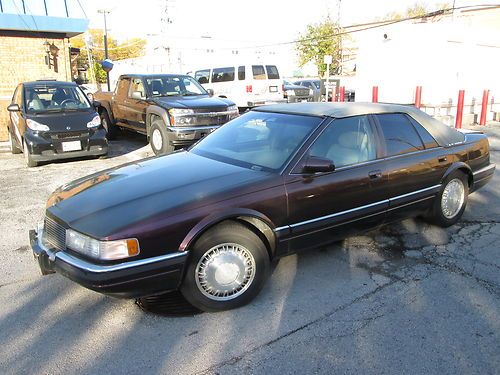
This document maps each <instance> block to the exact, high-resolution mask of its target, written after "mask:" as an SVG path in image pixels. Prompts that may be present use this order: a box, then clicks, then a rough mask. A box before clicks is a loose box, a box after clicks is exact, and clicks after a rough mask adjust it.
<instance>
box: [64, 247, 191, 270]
mask: <svg viewBox="0 0 500 375" xmlns="http://www.w3.org/2000/svg"><path fill="white" fill-rule="evenodd" d="M182 256H187V252H182V253H180V252H177V253H172V254H166V255H160V256H157V257H153V258H147V259H140V260H133V261H130V262H126V263H120V264H113V265H110V266H105V265H100V264H93V263H90V262H87V261H84V260H81V259H79V258H76V257H74V256H72V255H70V254H67V253H65V252H63V251H59V252H57V253H56V259H59V260H60V261H62V262H64V263H67V264H69V265H71V266H73V267H76V268H79V269H81V270H84V271H88V272H93V273H103V272H113V271H120V270H125V269H128V268H133V267H140V266H145V265H147V264H151V263H156V262H161V261H164V260H168V259H175V258H180V257H182Z"/></svg>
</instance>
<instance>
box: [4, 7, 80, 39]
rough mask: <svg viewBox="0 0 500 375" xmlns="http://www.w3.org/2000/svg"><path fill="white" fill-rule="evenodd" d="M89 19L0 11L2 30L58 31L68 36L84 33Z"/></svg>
mask: <svg viewBox="0 0 500 375" xmlns="http://www.w3.org/2000/svg"><path fill="white" fill-rule="evenodd" d="M88 24H89V20H88V19H84V18H69V17H68V18H66V17H51V16H35V15H25V14H10V13H0V30H10V31H24V32H30V33H35V34H37V33H58V34H63V35H64V36H65V37H66V38H71V37H73V36H76V35H79V34H82V33H84V32H85V31H86V30H87V27H88Z"/></svg>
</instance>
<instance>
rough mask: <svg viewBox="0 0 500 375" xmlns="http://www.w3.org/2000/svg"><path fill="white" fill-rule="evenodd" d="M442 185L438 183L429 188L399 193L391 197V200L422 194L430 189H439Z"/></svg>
mask: <svg viewBox="0 0 500 375" xmlns="http://www.w3.org/2000/svg"><path fill="white" fill-rule="evenodd" d="M440 187H441V184H438V185H434V186H431V187H428V188H425V189H420V190H417V191H413V192H411V193H407V194H402V195H398V196H396V197H392V198H389V201H395V200H397V199H401V198H406V197H410V196H412V195H415V194H420V193H424V192H426V191H429V190H433V189H438V188H440Z"/></svg>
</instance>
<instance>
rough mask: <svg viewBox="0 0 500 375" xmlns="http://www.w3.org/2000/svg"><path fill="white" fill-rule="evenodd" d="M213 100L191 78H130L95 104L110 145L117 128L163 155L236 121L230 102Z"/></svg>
mask: <svg viewBox="0 0 500 375" xmlns="http://www.w3.org/2000/svg"><path fill="white" fill-rule="evenodd" d="M212 95H213V93H210V92H209V91H206V90H205V89H204V88H203V87H202V86H201V85H200V84H199V83H198V82H197V81H196V80H195V79H193V78H192V77H190V76H187V75H177V74H149V75H143V74H127V75H122V76H120V78H119V79H118V82H117V84H116V88H115V91H114V92H109V93H108V92H97V93H95V94H94V98H95V100H96V101H98V102H99V104H100V105H99V107H98V112H99V115H100V117H101V122H102V124H103V126H104V128H105V129H106V130H107V134H108V139H113V137H114V136H115V135H116V130H117V128H124V129H127V130H132V131H135V132H138V133H141V134H144V135H146V136H147V137H148V141H149V143H150V145H151V148H152V149H153V152H154V153H155V154H156V155H159V154H168V153H170V152H172V151H174V149H175V148H176V147H183V146H189V145H191V144H193V143H195V142H196V141H197V140H199V139H200V138H202V137H204V136H205V135H207V134H209V133H211V132H212V131H214V130H215V129H217V128H218V127H220V126H221V125H223V124H225V123H226V122H228V121H229V120H232V119H233V118H236V117H238V115H239V112H238V107H237V106H236V105H235V104H234V103H233V102H232V101H230V100H228V99H225V98H216V97H212Z"/></svg>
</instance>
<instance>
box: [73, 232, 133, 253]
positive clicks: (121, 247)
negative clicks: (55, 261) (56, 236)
mask: <svg viewBox="0 0 500 375" xmlns="http://www.w3.org/2000/svg"><path fill="white" fill-rule="evenodd" d="M66 247H68V248H70V249H71V250H74V251H76V252H78V253H81V254H83V255H87V256H89V257H92V258H95V259H100V260H116V259H124V258H128V257H133V256H136V255H138V254H139V253H140V251H141V250H140V247H139V241H137V239H136V238H127V239H124V240H116V241H99V240H96V239H95V238H92V237H89V236H86V235H84V234H82V233H79V232H77V231H74V230H73V229H67V230H66Z"/></svg>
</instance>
